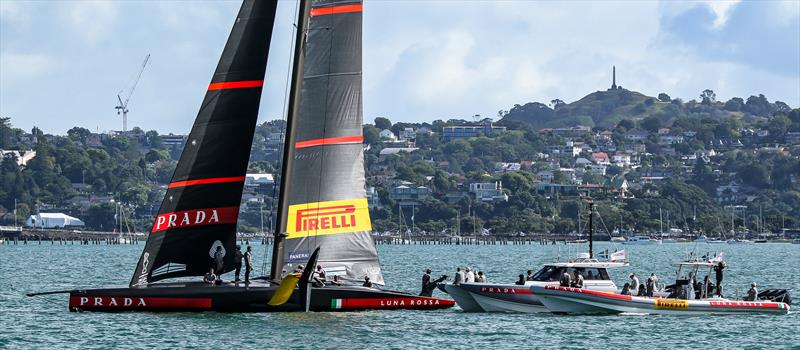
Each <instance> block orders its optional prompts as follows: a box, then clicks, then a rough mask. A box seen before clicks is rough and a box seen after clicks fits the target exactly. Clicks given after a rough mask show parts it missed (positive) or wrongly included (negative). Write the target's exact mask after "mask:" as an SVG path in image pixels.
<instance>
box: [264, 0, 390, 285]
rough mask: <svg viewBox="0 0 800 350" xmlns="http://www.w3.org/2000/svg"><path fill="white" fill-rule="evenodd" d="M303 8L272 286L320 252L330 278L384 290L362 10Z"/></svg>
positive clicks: (320, 3)
mask: <svg viewBox="0 0 800 350" xmlns="http://www.w3.org/2000/svg"><path fill="white" fill-rule="evenodd" d="M304 4H305V2H301V10H300V14H301V15H300V21H299V26H298V28H299V38H300V45H299V46H298V48H297V49H296V55H297V56H298V57H295V64H296V65H297V66H296V67H295V78H294V79H295V82H294V83H295V85H294V87H293V97H294V98H296V99H297V100H296V101H295V102H294V103H292V104H293V105H294V106H292V107H291V110H290V113H289V118H288V126H287V137H286V147H285V152H286V154H285V157H284V164H283V173H282V176H281V192H280V196H281V198H280V207H279V213H278V214H279V215H278V225H277V229H278V231H277V232H279V233H280V234H279V235H278V238H277V239H276V243H275V247H274V251H273V260H272V261H273V264H272V278H273V279H280V277H281V276H282V273H283V271H291V270H292V269H293V267H294V265H295V264H300V263H305V262H306V261H307V260H308V259H309V256H310V255H311V253H312V252H313V251H314V250H315V249H316V248H317V247H321V249H320V253H319V264H320V265H322V266H323V267H324V268H325V269H326V270H327V271H328V274H333V275H342V276H343V277H347V278H350V279H353V280H361V279H363V278H364V277H365V276H369V277H370V279H371V280H372V282H374V283H378V284H383V275H382V273H381V268H380V263H379V261H378V254H377V251H376V248H375V242H374V240H373V239H372V236H371V235H370V231H371V230H372V226H371V222H370V218H369V209H368V205H367V199H366V191H365V189H364V185H365V180H364V154H363V152H364V151H363V135H362V95H361V22H362V3H361V1H341V0H313V1H312V2H311V4H310V8H309V6H308V5H307V4H305V5H304ZM303 39H304V40H303ZM298 93H299V97H298Z"/></svg>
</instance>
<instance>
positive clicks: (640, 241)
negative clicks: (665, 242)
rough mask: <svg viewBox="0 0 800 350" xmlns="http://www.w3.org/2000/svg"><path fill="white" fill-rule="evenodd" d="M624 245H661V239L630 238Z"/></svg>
mask: <svg viewBox="0 0 800 350" xmlns="http://www.w3.org/2000/svg"><path fill="white" fill-rule="evenodd" d="M622 244H630V245H651V244H661V240H660V239H655V238H650V237H647V236H630V237H628V239H626V240H625V242H622Z"/></svg>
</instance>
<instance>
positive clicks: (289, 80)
mask: <svg viewBox="0 0 800 350" xmlns="http://www.w3.org/2000/svg"><path fill="white" fill-rule="evenodd" d="M299 13H300V1H297V6H296V7H295V10H294V17H292V18H298V15H299ZM292 28H293V29H292V35H291V36H290V37H289V41H290V42H291V44H290V45H289V57H292V56H293V55H294V47H295V44H296V42H295V40H294V39H295V33H297V28H298V24H297V23H294V24H293V25H292ZM293 65H294V60H293V59H290V60H289V64H288V65H287V66H286V84H285V85H284V88H283V113H281V121H282V122H283V128H281V141H283V140H285V139H286V125H287V124H288V122H287V121H288V119H289V94H290V93H291V84H292V66H293ZM279 145H280V146H279V147H278V150H279V151H280V152H279V153H278V154H283V152H285V151H286V150H285V149H284V148H285V146H286V145H285V142H280V143H279ZM278 161H279V162H280V158H278ZM283 166H284V164H282V162H281V164H280V168H278V169H275V171H276V174H281V170H282V169H281V168H283ZM280 181H285V179H280ZM278 190H279V189H278V183H277V181H273V184H272V198H271V201H272V202H271V203H270V206H269V228H268V229H269V231H271V232H272V233H273V239H272V244H273V245H274V244H276V243H275V236H277V235H276V234H275V233H276V232H275V230H277V229H278V228H277V227H275V228H274V229H272V226H273V225H274V224H275V219H274V218H273V216H272V211H273V209H275V202H276V198H277V196H278ZM262 201H263V200H262ZM278 205H280V204H278ZM261 215H264V213H263V212H262V213H261ZM262 220H263V217H262ZM261 233H262V234H264V238H263V239H264V240H265V241H266V239H267V235H266V234H265V233H264V232H261ZM265 243H266V242H265ZM269 251H270V249H267V245H266V244H264V259H263V261H262V263H261V274H262V275H264V274H265V272H266V270H267V261H269V260H270V259H267V254H269Z"/></svg>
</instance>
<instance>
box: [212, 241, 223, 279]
mask: <svg viewBox="0 0 800 350" xmlns="http://www.w3.org/2000/svg"><path fill="white" fill-rule="evenodd" d="M223 257H224V254H222V246H217V251H216V252H214V268H215V271H216V273H217V275H221V274H222V269H223V268H224V267H225V261H224V260H222V258H223Z"/></svg>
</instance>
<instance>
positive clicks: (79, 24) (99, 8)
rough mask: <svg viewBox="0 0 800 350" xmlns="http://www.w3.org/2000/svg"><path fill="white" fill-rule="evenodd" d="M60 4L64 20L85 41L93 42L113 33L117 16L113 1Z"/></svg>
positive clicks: (93, 0)
mask: <svg viewBox="0 0 800 350" xmlns="http://www.w3.org/2000/svg"><path fill="white" fill-rule="evenodd" d="M60 4H61V12H63V14H64V21H65V22H66V23H67V24H68V25H69V26H70V27H71V29H72V30H73V31H74V32H75V33H77V34H79V35H80V36H81V37H82V38H83V39H84V40H85V41H86V42H87V43H90V44H95V43H98V42H100V41H103V40H105V39H109V38H111V37H112V35H113V34H114V28H115V27H116V25H115V23H116V21H117V16H118V10H117V5H116V3H115V2H112V1H98V0H83V1H68V2H62V3H60Z"/></svg>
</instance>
